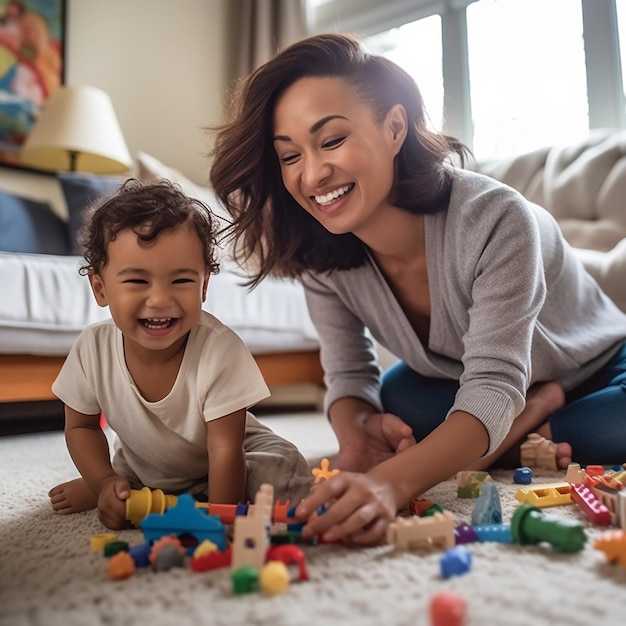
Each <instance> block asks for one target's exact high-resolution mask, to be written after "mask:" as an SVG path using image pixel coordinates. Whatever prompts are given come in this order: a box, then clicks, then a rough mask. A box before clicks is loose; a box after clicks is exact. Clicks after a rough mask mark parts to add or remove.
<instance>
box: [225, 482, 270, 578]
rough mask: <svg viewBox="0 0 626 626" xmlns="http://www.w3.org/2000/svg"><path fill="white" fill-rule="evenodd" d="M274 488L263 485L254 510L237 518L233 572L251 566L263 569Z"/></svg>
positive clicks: (268, 541) (258, 492) (234, 533)
mask: <svg viewBox="0 0 626 626" xmlns="http://www.w3.org/2000/svg"><path fill="white" fill-rule="evenodd" d="M273 497H274V488H273V487H272V485H268V484H263V485H261V488H260V489H259V491H257V493H256V496H255V498H254V509H252V507H251V509H252V510H251V511H249V512H248V515H247V516H246V517H237V518H236V519H235V524H234V527H233V558H232V568H233V570H236V569H239V568H240V567H244V566H250V567H256V568H257V569H261V567H262V566H263V563H265V556H266V554H267V549H268V547H269V544H270V539H269V530H270V524H271V515H272V502H273Z"/></svg>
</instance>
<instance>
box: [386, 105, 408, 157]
mask: <svg viewBox="0 0 626 626" xmlns="http://www.w3.org/2000/svg"><path fill="white" fill-rule="evenodd" d="M385 123H386V124H387V126H388V128H389V130H390V132H391V137H392V141H393V142H394V146H395V150H396V152H395V153H396V154H398V152H400V148H401V147H402V144H403V143H404V140H405V139H406V135H407V132H408V121H407V115H406V109H405V108H404V107H403V106H402V105H401V104H394V105H393V106H392V107H391V108H390V109H389V111H388V112H387V117H386V119H385Z"/></svg>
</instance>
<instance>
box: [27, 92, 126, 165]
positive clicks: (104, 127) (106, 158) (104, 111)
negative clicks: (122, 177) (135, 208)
mask: <svg viewBox="0 0 626 626" xmlns="http://www.w3.org/2000/svg"><path fill="white" fill-rule="evenodd" d="M21 159H22V162H23V163H24V164H25V165H30V166H32V167H36V168H39V169H42V170H50V171H70V170H77V171H81V172H90V173H93V174H118V173H121V172H125V171H127V170H128V169H129V168H130V166H131V165H132V158H131V156H130V153H129V152H128V148H127V147H126V142H125V141H124V136H123V135H122V129H121V128H120V125H119V122H118V121H117V117H116V115H115V111H114V110H113V104H112V103H111V99H110V98H109V96H108V95H107V94H106V93H105V92H104V91H102V90H101V89H97V88H96V87H87V86H81V87H68V86H64V87H59V88H58V89H56V90H55V91H54V92H53V93H52V95H51V96H50V99H49V100H48V102H47V103H46V105H45V107H44V109H43V111H42V113H41V115H40V117H39V119H38V121H37V122H36V124H35V126H34V128H33V130H32V132H31V133H30V134H29V136H28V138H27V139H26V142H25V143H24V147H23V148H22V153H21Z"/></svg>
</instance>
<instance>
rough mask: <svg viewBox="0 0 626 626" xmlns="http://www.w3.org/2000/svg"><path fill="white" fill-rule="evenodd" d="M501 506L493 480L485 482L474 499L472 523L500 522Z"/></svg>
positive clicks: (478, 524)
mask: <svg viewBox="0 0 626 626" xmlns="http://www.w3.org/2000/svg"><path fill="white" fill-rule="evenodd" d="M501 523H502V506H501V504H500V494H499V493H498V488H497V487H496V485H495V483H493V482H486V483H485V484H484V485H483V486H482V487H481V489H480V495H479V496H478V499H477V500H476V504H475V506H474V510H473V511H472V525H473V526H480V525H481V524H501Z"/></svg>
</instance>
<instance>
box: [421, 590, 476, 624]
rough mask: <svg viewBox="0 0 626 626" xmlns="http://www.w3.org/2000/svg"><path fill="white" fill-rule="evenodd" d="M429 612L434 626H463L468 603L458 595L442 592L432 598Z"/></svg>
mask: <svg viewBox="0 0 626 626" xmlns="http://www.w3.org/2000/svg"><path fill="white" fill-rule="evenodd" d="M429 612H430V623H431V624H432V626H463V624H465V618H466V613H467V602H466V601H465V599H464V598H463V597H461V596H459V595H457V594H456V593H452V592H450V591H440V592H439V593H436V594H435V595H434V596H433V597H432V598H431V600H430V610H429Z"/></svg>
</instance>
